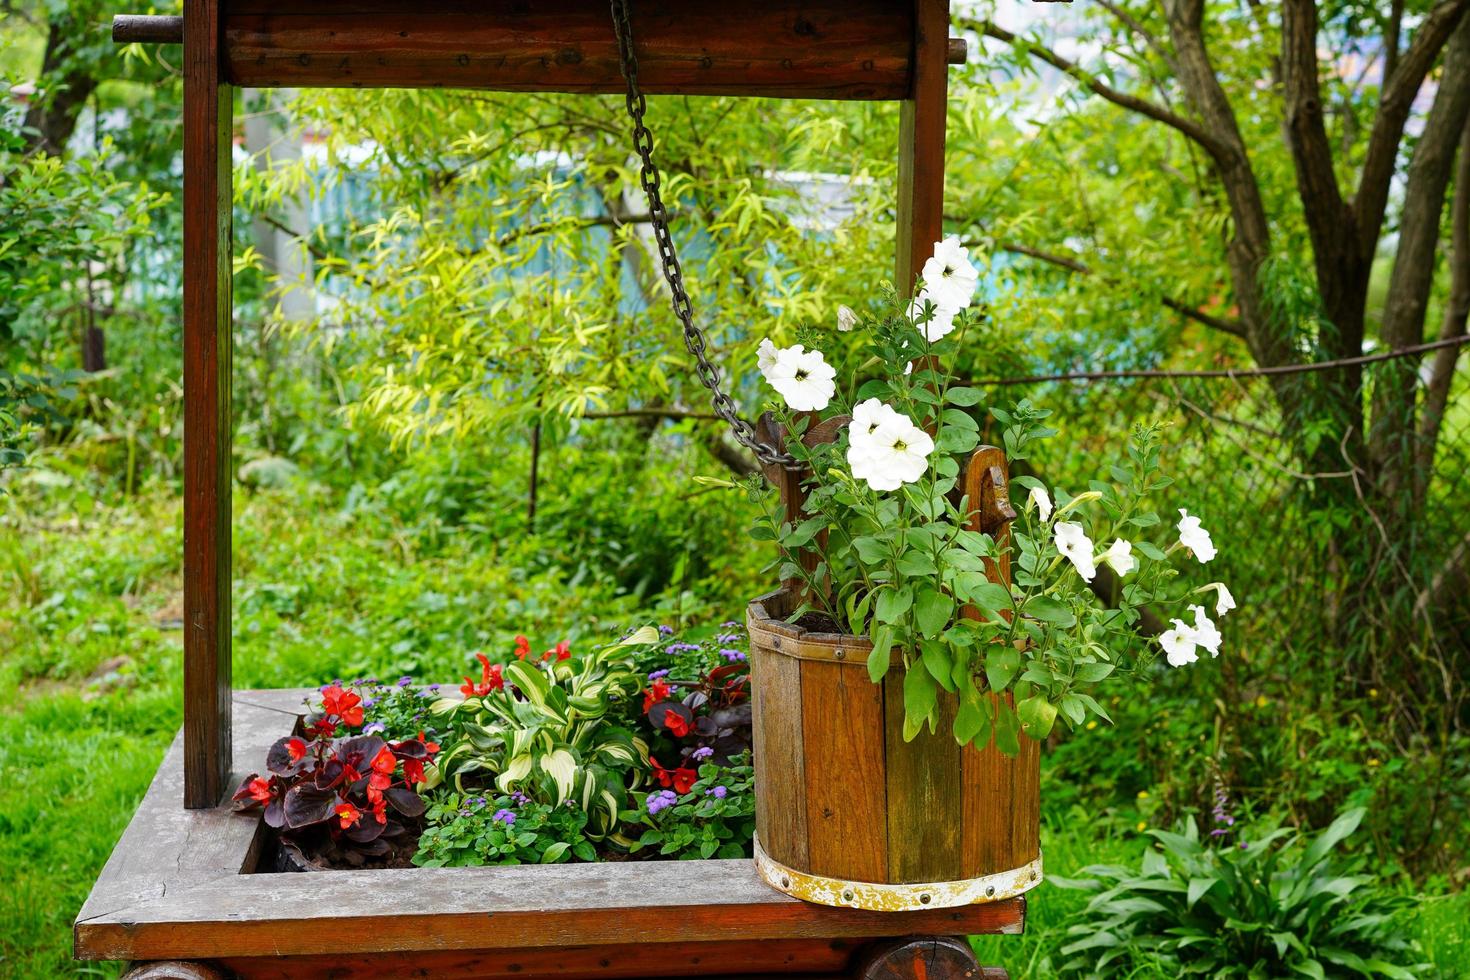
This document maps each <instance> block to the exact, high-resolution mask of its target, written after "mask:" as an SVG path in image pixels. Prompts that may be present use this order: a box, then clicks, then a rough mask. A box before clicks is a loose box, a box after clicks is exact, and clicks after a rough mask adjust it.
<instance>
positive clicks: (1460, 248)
mask: <svg viewBox="0 0 1470 980" xmlns="http://www.w3.org/2000/svg"><path fill="white" fill-rule="evenodd" d="M1450 224H1451V226H1452V231H1451V244H1450V258H1449V264H1450V294H1449V296H1448V297H1447V298H1446V300H1445V306H1444V321H1443V323H1441V325H1440V328H1439V336H1440V339H1441V340H1450V339H1453V338H1456V337H1463V336H1465V329H1466V324H1467V321H1470V121H1467V122H1466V123H1465V129H1464V131H1463V132H1461V134H1460V162H1459V165H1458V166H1457V167H1456V168H1455V200H1454V203H1452V204H1451V205H1450ZM1459 357H1460V347H1459V346H1458V345H1457V346H1453V347H1442V348H1440V349H1439V350H1438V351H1436V352H1435V354H1434V362H1433V364H1432V365H1431V366H1430V369H1429V381H1428V383H1427V384H1426V385H1425V386H1424V408H1423V411H1422V412H1421V414H1420V416H1419V438H1418V440H1417V442H1416V445H1415V460H1414V471H1415V488H1414V490H1415V497H1416V499H1418V500H1423V499H1424V494H1425V492H1426V491H1427V490H1428V488H1429V480H1430V476H1431V475H1432V473H1433V471H1434V453H1435V447H1436V446H1438V445H1439V432H1440V426H1441V425H1442V423H1443V422H1444V413H1445V408H1446V407H1447V406H1448V405H1449V399H1450V388H1451V387H1453V386H1454V381H1455V364H1456V363H1457V362H1458V360H1459Z"/></svg>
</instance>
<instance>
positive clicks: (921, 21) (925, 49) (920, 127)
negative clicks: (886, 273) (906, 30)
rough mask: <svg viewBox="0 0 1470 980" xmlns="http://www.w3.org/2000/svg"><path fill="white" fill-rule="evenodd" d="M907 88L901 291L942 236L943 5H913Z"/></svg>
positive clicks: (927, 1) (930, 0) (932, 0)
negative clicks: (910, 79)
mask: <svg viewBox="0 0 1470 980" xmlns="http://www.w3.org/2000/svg"><path fill="white" fill-rule="evenodd" d="M913 9H914V35H913V37H914V59H913V65H914V67H913V85H912V87H911V88H910V89H909V92H908V94H907V96H906V97H905V99H904V101H903V103H902V105H901V107H900V111H899V127H898V231H897V235H898V241H897V247H898V256H897V260H898V261H897V266H898V272H897V278H895V279H894V282H895V283H897V284H898V287H899V290H900V291H901V292H903V291H907V290H909V289H912V288H913V285H914V280H915V279H916V278H918V275H919V270H920V269H921V268H922V267H923V265H924V261H925V260H926V259H927V258H928V257H929V256H930V255H931V254H932V253H933V251H934V243H935V242H937V241H939V240H940V239H941V238H942V237H944V128H945V114H946V111H947V107H948V99H949V77H948V74H949V71H948V60H949V59H948V45H949V0H913Z"/></svg>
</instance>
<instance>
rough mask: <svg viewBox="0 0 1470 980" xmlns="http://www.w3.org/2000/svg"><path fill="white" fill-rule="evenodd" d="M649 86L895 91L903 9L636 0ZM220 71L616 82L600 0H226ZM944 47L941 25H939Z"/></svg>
mask: <svg viewBox="0 0 1470 980" xmlns="http://www.w3.org/2000/svg"><path fill="white" fill-rule="evenodd" d="M632 21H633V34H634V38H635V42H636V52H637V55H638V63H639V68H638V78H639V84H640V85H641V86H642V88H643V90H644V91H645V92H646V93H649V94H659V93H677V94H687V95H695V94H700V95H767V96H780V97H788V98H830V99H901V98H904V97H905V96H906V95H907V94H908V92H909V91H910V89H911V88H912V74H913V72H912V65H911V58H912V56H913V48H912V39H913V34H914V12H913V8H912V7H911V6H910V5H909V4H907V3H894V2H891V0H805V2H803V3H801V4H799V5H793V4H791V3H789V2H786V0H745V2H742V3H738V4H731V3H723V2H717V0H640V2H638V3H635V4H633V5H632ZM224 43H225V49H226V64H227V76H228V78H229V80H230V81H231V82H233V83H234V84H236V85H248V86H254V87H260V88H269V87H281V86H286V87H307V86H318V87H403V88H408V87H414V88H425V87H448V88H471V89H474V88H478V89H495V90H502V91H538V92H584V93H621V92H622V91H623V88H624V87H623V81H622V77H621V75H620V73H619V68H618V61H617V49H616V43H615V40H614V37H613V32H612V19H611V14H610V13H609V9H608V5H607V3H606V2H603V0H422V2H420V3H416V4H404V3H401V2H399V0H317V2H315V3H312V4H303V3H299V2H294V0H234V2H232V3H230V4H229V16H228V18H227V20H226V23H225V28H224ZM938 43H939V49H940V51H941V57H942V58H947V56H948V36H947V35H946V36H944V37H941V38H939V42H938Z"/></svg>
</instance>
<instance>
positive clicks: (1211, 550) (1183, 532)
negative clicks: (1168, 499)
mask: <svg viewBox="0 0 1470 980" xmlns="http://www.w3.org/2000/svg"><path fill="white" fill-rule="evenodd" d="M1179 543H1180V544H1182V545H1184V547H1186V548H1188V549H1189V550H1190V551H1192V552H1194V557H1195V558H1196V559H1198V560H1199V563H1200V564H1201V565H1203V564H1204V563H1205V562H1207V561H1211V560H1213V559H1214V557H1215V555H1216V551H1215V543H1214V542H1213V541H1211V540H1210V532H1209V531H1206V530H1205V529H1204V528H1203V527H1201V526H1200V522H1199V518H1198V517H1190V516H1189V511H1187V510H1185V509H1184V508H1183V507H1180V508H1179Z"/></svg>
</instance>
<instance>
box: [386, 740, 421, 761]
mask: <svg viewBox="0 0 1470 980" xmlns="http://www.w3.org/2000/svg"><path fill="white" fill-rule="evenodd" d="M393 754H394V755H396V756H398V758H400V759H427V758H428V757H429V748H428V746H426V745H424V743H423V742H420V741H419V740H418V739H416V738H411V739H409V740H408V741H406V742H398V743H397V744H395V745H394V746H393Z"/></svg>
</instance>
